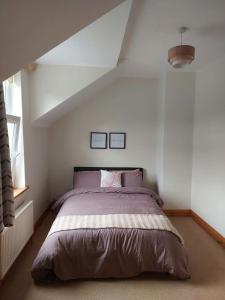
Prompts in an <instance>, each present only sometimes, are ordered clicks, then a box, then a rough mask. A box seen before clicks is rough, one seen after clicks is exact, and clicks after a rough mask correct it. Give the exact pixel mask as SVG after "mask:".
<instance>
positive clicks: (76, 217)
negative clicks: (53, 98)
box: [31, 167, 190, 281]
mask: <svg viewBox="0 0 225 300" xmlns="http://www.w3.org/2000/svg"><path fill="white" fill-rule="evenodd" d="M100 169H104V170H107V171H110V172H115V171H119V172H121V174H122V175H121V176H124V177H123V186H122V187H99V185H100V184H99V180H100ZM135 172H139V173H135ZM123 174H124V175H123ZM127 174H128V175H127ZM134 174H139V175H138V176H137V175H135V176H136V177H135V176H134ZM140 174H141V175H140ZM93 175H95V176H93ZM88 176H89V177H88ZM132 176H133V177H132ZM142 178H143V169H142V168H89V167H75V168H74V188H73V189H72V190H71V191H69V192H67V193H66V194H64V195H63V196H61V197H60V198H59V199H58V200H57V201H56V202H55V203H54V204H53V209H56V210H57V211H58V214H57V216H56V219H55V221H54V222H53V224H52V227H51V229H50V231H49V233H48V235H47V237H46V239H45V241H44V243H43V245H42V247H41V249H40V250H39V253H38V255H37V257H36V258H35V260H34V263H33V266H32V271H31V274H32V277H33V278H34V279H35V280H37V281H52V280H71V279H81V278H128V277H133V276H136V275H138V274H140V273H143V272H157V273H168V274H171V275H173V276H175V277H176V278H179V279H187V278H190V274H189V271H188V257H187V253H186V250H185V247H184V241H183V238H182V237H181V235H180V234H179V233H178V231H177V230H176V228H175V227H174V226H173V225H172V224H171V222H170V220H169V219H168V218H167V217H166V216H165V214H164V212H163V210H162V206H163V201H162V199H161V198H160V197H159V196H158V195H157V194H156V193H155V192H154V191H152V190H150V189H147V188H144V187H143V186H140V185H141V184H140V181H142ZM137 180H139V182H138V183H137ZM134 182H135V183H136V184H135V183H134Z"/></svg>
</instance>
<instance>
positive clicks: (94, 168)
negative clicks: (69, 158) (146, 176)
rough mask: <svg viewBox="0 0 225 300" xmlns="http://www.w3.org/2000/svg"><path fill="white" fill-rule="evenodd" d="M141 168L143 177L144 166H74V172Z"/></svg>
mask: <svg viewBox="0 0 225 300" xmlns="http://www.w3.org/2000/svg"><path fill="white" fill-rule="evenodd" d="M137 169H139V170H140V171H141V173H142V177H143V168H138V167H137V168H130V167H128V168H124V167H74V168H73V170H74V172H80V171H100V170H106V171H120V170H122V171H132V170H137Z"/></svg>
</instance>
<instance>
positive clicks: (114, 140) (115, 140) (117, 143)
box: [109, 132, 126, 149]
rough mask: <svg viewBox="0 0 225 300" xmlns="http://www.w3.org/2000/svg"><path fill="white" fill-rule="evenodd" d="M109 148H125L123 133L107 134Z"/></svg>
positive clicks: (124, 135) (124, 134)
mask: <svg viewBox="0 0 225 300" xmlns="http://www.w3.org/2000/svg"><path fill="white" fill-rule="evenodd" d="M109 148H110V149H125V148H126V133H125V132H110V133H109Z"/></svg>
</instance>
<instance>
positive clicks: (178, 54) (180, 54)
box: [168, 27, 195, 69]
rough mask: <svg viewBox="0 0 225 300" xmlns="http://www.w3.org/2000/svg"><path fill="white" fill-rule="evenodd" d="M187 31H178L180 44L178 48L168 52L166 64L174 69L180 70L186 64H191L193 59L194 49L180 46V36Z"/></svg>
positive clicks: (185, 28) (182, 28) (188, 46)
mask: <svg viewBox="0 0 225 300" xmlns="http://www.w3.org/2000/svg"><path fill="white" fill-rule="evenodd" d="M187 30H188V28H187V27H181V28H180V29H179V33H180V35H181V43H180V45H179V46H175V47H172V48H170V49H169V51H168V62H169V64H170V65H171V66H172V67H173V68H175V69H180V68H183V67H184V66H185V65H187V64H191V63H192V61H193V60H194V58H195V48H194V47H193V46H190V45H183V44H182V34H183V33H184V32H186V31H187Z"/></svg>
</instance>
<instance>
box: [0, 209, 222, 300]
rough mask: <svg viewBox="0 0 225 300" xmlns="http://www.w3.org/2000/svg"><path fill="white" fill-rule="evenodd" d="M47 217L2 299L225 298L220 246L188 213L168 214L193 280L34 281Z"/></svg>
mask: <svg viewBox="0 0 225 300" xmlns="http://www.w3.org/2000/svg"><path fill="white" fill-rule="evenodd" d="M51 219H52V217H51V215H48V216H47V217H46V219H45V220H44V221H43V223H42V224H41V225H40V227H39V228H38V230H37V232H36V234H35V236H34V238H33V243H32V244H31V243H29V244H28V245H27V246H26V248H25V249H24V251H23V253H22V255H21V256H20V257H19V259H18V260H17V261H16V263H15V264H14V266H13V268H12V269H11V271H10V272H9V274H8V276H7V278H6V279H5V280H4V282H3V285H2V286H1V287H0V299H1V300H12V299H15V300H52V299H54V300H59V299H60V300H67V299H68V300H69V299H73V300H74V299H79V300H103V299H104V300H109V299H110V300H121V299H122V300H128V299H129V300H137V299H140V300H145V299H153V300H161V299H166V300H170V299H173V300H175V299H179V300H180V299H182V300H186V299H188V300H192V299H193V300H194V299H196V300H201V299H202V300H208V299H210V300H211V299H213V300H217V299H218V300H223V299H224V300H225V248H223V247H222V246H221V245H219V244H218V243H217V242H215V241H214V240H213V239H212V238H211V237H210V236H208V234H207V233H206V232H205V231H203V230H202V229H201V228H200V227H199V226H198V225H197V224H196V223H195V222H194V221H193V220H192V219H191V218H189V217H173V218H171V220H172V222H173V224H174V225H175V226H176V227H177V228H178V230H179V231H180V233H181V234H182V235H183V237H184V239H185V245H186V247H187V249H188V253H189V258H190V271H191V274H192V278H191V279H190V280H187V281H179V280H175V279H172V278H170V277H169V276H166V275H157V276H156V275H146V274H145V275H142V276H139V277H136V278H132V279H127V280H124V279H123V280H77V281H70V282H67V283H57V284H56V283H55V284H45V285H44V284H42V285H36V284H34V283H33V281H32V279H31V276H30V268H31V264H32V261H33V259H34V257H35V255H36V254H37V251H38V249H39V248H40V245H41V243H42V241H43V239H44V237H45V235H46V233H47V231H48V229H49V226H50V224H51Z"/></svg>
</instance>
